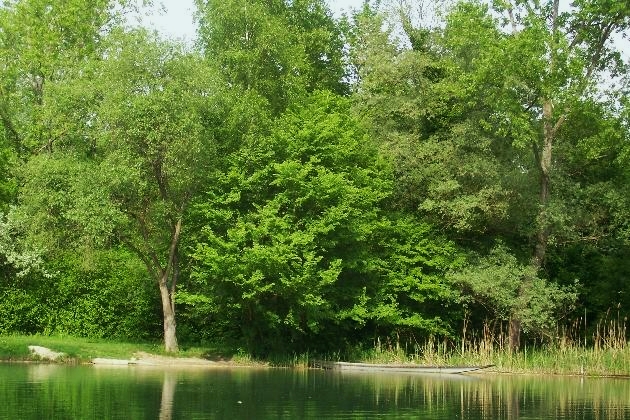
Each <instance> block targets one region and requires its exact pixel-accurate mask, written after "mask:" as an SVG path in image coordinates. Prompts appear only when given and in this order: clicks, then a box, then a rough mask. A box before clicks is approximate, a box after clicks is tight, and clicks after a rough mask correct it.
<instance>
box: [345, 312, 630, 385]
mask: <svg viewBox="0 0 630 420" xmlns="http://www.w3.org/2000/svg"><path fill="white" fill-rule="evenodd" d="M627 321H628V320H627V318H621V317H620V315H619V314H617V316H615V317H611V316H610V313H608V314H607V315H606V316H605V317H604V318H603V319H602V320H601V321H599V322H598V323H597V325H596V327H595V328H594V330H593V332H592V333H590V335H589V334H588V333H587V330H586V327H585V320H584V319H578V320H576V321H575V322H574V323H572V324H571V325H568V326H562V327H561V326H559V327H557V328H556V330H555V331H553V332H552V333H549V332H548V333H547V334H546V336H545V337H544V339H538V340H533V341H529V342H528V343H527V344H526V345H525V346H523V347H522V348H521V349H520V350H519V351H516V352H515V351H512V350H511V349H510V348H509V345H508V330H507V324H504V323H492V322H486V323H484V325H483V328H482V330H481V331H480V332H478V333H471V332H470V331H467V326H466V324H464V325H465V327H464V331H463V333H462V338H461V339H459V340H448V339H440V340H439V339H437V338H435V337H429V338H428V339H427V340H426V341H424V343H418V342H407V343H401V342H400V341H398V340H396V339H394V340H392V339H384V340H381V339H376V340H375V342H374V346H373V348H371V349H368V350H363V351H357V352H355V353H354V354H351V355H350V357H351V358H352V359H353V360H355V361H363V362H369V363H418V364H423V365H431V366H453V365H459V366H464V365H466V366H470V365H475V366H486V365H493V368H492V369H491V370H492V371H494V372H505V373H536V374H560V375H586V376H630V345H628V331H627Z"/></svg>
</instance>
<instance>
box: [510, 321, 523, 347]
mask: <svg viewBox="0 0 630 420" xmlns="http://www.w3.org/2000/svg"><path fill="white" fill-rule="evenodd" d="M508 347H509V348H510V352H512V353H516V352H517V351H518V350H519V348H520V347H521V320H520V319H518V318H517V317H512V318H510V327H509V331H508Z"/></svg>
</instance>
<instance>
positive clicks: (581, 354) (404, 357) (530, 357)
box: [0, 335, 630, 376]
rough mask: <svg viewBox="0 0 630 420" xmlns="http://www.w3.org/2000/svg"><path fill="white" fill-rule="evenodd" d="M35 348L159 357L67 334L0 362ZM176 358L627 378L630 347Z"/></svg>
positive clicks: (440, 347) (6, 342) (386, 348)
mask: <svg viewBox="0 0 630 420" xmlns="http://www.w3.org/2000/svg"><path fill="white" fill-rule="evenodd" d="M29 345H38V346H43V347H47V348H49V349H52V350H54V351H57V352H63V353H65V354H67V355H68V357H67V358H66V359H65V360H66V361H68V362H87V361H89V360H91V359H93V358H96V357H104V358H114V359H130V358H132V357H134V355H135V354H136V353H138V352H145V353H149V354H154V355H164V354H165V353H164V351H163V349H162V345H161V344H160V343H129V342H116V341H110V340H99V339H87V338H77V337H70V336H43V335H41V336H40V335H34V336H23V335H10V336H0V360H13V361H24V360H34V358H33V356H32V355H30V354H29V350H28V346H29ZM177 357H198V358H205V359H210V360H217V361H218V360H220V361H230V362H232V363H234V364H235V365H244V366H246V365H256V366H260V365H267V366H284V367H301V368H304V367H307V366H308V363H309V359H311V358H317V359H327V360H333V361H337V360H343V361H354V362H368V363H418V364H422V365H431V366H453V365H454V366H473V365H474V366H478V365H493V367H492V368H491V369H488V371H489V372H501V373H530V374H555V375H586V376H630V346H628V345H626V343H625V342H621V341H619V342H617V343H616V344H615V345H614V346H613V345H606V346H602V345H595V346H592V347H586V346H583V345H579V344H566V343H564V344H561V345H560V344H556V345H545V346H540V347H526V348H524V349H523V350H522V351H520V352H516V353H513V352H510V351H509V350H508V349H507V348H505V347H504V346H497V345H492V344H490V343H484V342H482V343H476V344H475V343H466V344H465V345H464V346H461V345H460V346H453V345H452V344H449V343H446V342H440V343H436V342H433V341H431V340H430V341H428V342H427V343H425V344H424V345H422V346H418V345H415V346H414V347H413V348H411V349H410V348H409V346H407V347H405V346H402V345H400V344H394V345H383V344H381V343H380V342H378V341H377V342H376V343H375V345H374V346H373V347H372V348H369V349H367V350H365V349H364V350H359V349H357V350H355V351H350V352H347V353H343V354H342V353H334V354H329V355H326V356H323V357H322V356H314V355H309V354H301V355H272V356H270V357H268V358H267V359H266V360H260V359H257V358H254V357H252V356H250V355H248V354H247V353H245V352H243V351H240V350H234V349H230V348H228V347H225V346H220V345H204V346H194V347H183V348H182V350H181V351H180V352H179V353H178V354H177Z"/></svg>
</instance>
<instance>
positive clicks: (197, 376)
mask: <svg viewBox="0 0 630 420" xmlns="http://www.w3.org/2000/svg"><path fill="white" fill-rule="evenodd" d="M382 417H388V418H391V417H394V418H426V419H453V418H460V419H519V418H537V419H538V418H566V419H570V418H580V419H626V418H629V419H630V380H625V379H593V378H550V377H522V376H485V375H484V376H476V377H470V376H448V375H444V376H428V375H424V376H423V375H413V374H386V373H379V374H370V373H364V372H363V373H359V372H356V373H335V372H323V371H295V370H283V369H248V368H240V369H214V370H207V369H201V370H190V369H188V370H176V369H167V370H163V369H157V368H128V367H127V368H113V367H112V368H98V369H96V368H94V367H83V366H78V367H68V366H59V365H7V364H0V418H19V419H41V418H67V419H83V418H85V419H92V418H109V419H116V418H121V419H156V418H159V419H164V420H171V419H189V418H209V419H215V418H216V419H223V418H225V419H238V418H256V419H265V418H274V419H275V418H346V419H349V418H382Z"/></svg>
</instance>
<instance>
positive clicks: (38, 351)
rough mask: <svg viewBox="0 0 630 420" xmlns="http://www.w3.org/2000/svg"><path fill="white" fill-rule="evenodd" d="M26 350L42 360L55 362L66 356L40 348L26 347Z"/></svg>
mask: <svg viewBox="0 0 630 420" xmlns="http://www.w3.org/2000/svg"><path fill="white" fill-rule="evenodd" d="M28 350H29V351H30V352H31V353H33V354H34V355H35V356H37V357H39V358H40V359H42V360H57V359H59V358H60V357H63V356H65V355H66V354H65V353H59V352H56V351H52V350H51V349H48V348H46V347H42V346H28Z"/></svg>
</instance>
